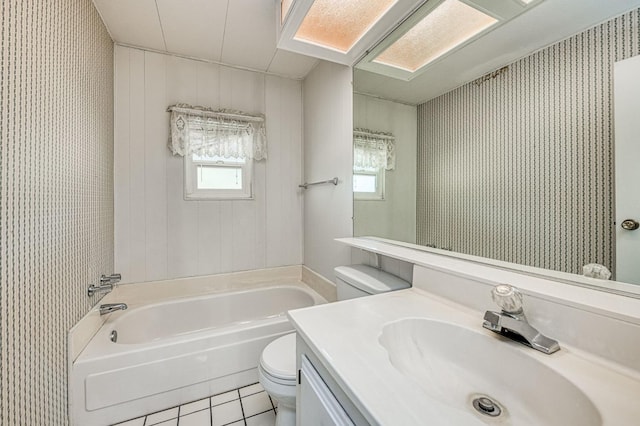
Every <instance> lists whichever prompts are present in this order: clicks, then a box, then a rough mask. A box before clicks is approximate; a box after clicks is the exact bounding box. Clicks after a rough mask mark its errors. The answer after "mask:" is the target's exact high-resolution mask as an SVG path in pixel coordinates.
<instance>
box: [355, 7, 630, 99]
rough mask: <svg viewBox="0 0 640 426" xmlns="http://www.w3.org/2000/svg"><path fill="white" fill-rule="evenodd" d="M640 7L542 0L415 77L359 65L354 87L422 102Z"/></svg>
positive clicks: (356, 70) (389, 97)
mask: <svg viewBox="0 0 640 426" xmlns="http://www.w3.org/2000/svg"><path fill="white" fill-rule="evenodd" d="M491 1H493V0H491ZM638 7H640V0H607V1H603V0H543V1H540V2H539V4H538V5H536V6H535V7H532V8H531V10H529V11H527V12H525V13H523V14H521V15H519V16H517V17H516V18H514V19H512V20H510V21H508V22H506V23H504V24H503V25H501V26H498V27H497V28H496V29H495V30H492V31H489V32H488V33H487V34H486V35H483V36H482V37H480V38H478V39H477V40H475V41H473V42H472V43H469V44H467V45H466V46H464V47H462V48H460V49H458V50H455V51H453V52H452V53H451V54H448V55H445V56H443V57H442V59H441V60H437V61H434V62H433V63H432V65H429V68H428V69H427V70H426V71H425V72H423V73H422V74H420V75H419V76H417V77H415V78H414V79H413V80H410V81H404V80H399V79H395V78H391V77H387V76H385V75H382V74H375V73H372V72H369V71H365V70H362V69H358V66H357V65H356V68H355V72H354V82H353V84H354V90H355V91H356V92H358V93H363V94H369V95H373V96H377V97H381V98H384V99H390V100H394V101H399V102H404V103H408V104H412V105H417V104H421V103H423V102H426V101H428V100H430V99H433V98H435V97H437V96H439V95H441V94H443V93H447V92H449V91H450V90H453V89H455V88H456V87H459V86H461V85H463V84H465V83H468V82H469V81H472V80H475V79H476V78H478V77H481V76H483V75H485V74H487V73H490V72H492V71H495V70H497V69H498V68H500V67H502V66H504V65H507V64H510V63H512V62H514V61H516V60H518V59H520V58H522V57H525V56H527V55H529V54H531V53H532V52H534V51H537V50H539V49H541V48H544V47H546V46H549V45H551V44H553V43H555V42H557V41H559V40H563V39H565V38H567V37H570V36H572V35H574V34H577V33H579V32H581V31H583V30H585V29H587V28H590V27H592V26H594V25H596V24H598V23H600V22H603V21H606V20H607V19H610V18H612V17H614V16H617V15H620V14H622V13H625V12H627V11H629V10H633V9H635V8H638ZM383 43H384V41H383Z"/></svg>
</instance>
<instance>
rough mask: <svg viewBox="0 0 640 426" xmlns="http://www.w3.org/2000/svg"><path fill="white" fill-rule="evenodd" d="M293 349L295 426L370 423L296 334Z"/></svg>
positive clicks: (340, 425) (333, 425)
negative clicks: (294, 347)
mask: <svg viewBox="0 0 640 426" xmlns="http://www.w3.org/2000/svg"><path fill="white" fill-rule="evenodd" d="M296 352H297V367H298V387H297V392H296V393H297V395H296V424H297V425H304V426H319V425H321V426H361V425H369V424H370V423H369V422H368V421H367V420H366V419H365V417H364V416H363V414H362V413H361V412H360V411H359V410H358V409H357V407H356V406H355V405H354V404H353V402H351V400H350V399H349V398H348V397H347V395H346V394H345V393H344V391H343V390H342V389H341V388H340V386H339V385H338V383H337V382H336V381H335V379H334V378H333V377H332V376H331V374H330V373H329V372H328V371H327V370H326V369H325V368H324V366H323V365H322V363H321V362H320V360H319V358H318V357H317V356H316V355H315V354H314V353H313V351H312V350H311V349H310V348H309V346H308V345H307V344H306V342H304V339H302V338H301V337H300V336H299V335H298V337H297V341H296Z"/></svg>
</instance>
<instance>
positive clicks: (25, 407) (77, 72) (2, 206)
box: [0, 0, 113, 426]
mask: <svg viewBox="0 0 640 426" xmlns="http://www.w3.org/2000/svg"><path fill="white" fill-rule="evenodd" d="M0 16H1V18H0V24H1V30H0V31H1V32H0V34H1V35H0V37H1V39H0V43H1V47H2V57H1V62H0V72H1V73H0V135H1V140H2V145H1V148H0V327H1V340H0V362H1V370H0V371H1V373H0V374H1V377H0V394H1V397H2V398H1V399H0V424H2V425H7V426H13V425H38V426H45V425H46V426H52V425H53V426H55V425H64V424H67V423H68V420H67V365H66V363H67V346H66V335H67V332H68V330H69V329H70V328H71V327H72V326H73V325H74V324H75V323H76V322H77V321H78V320H79V319H80V318H81V317H82V316H83V315H84V314H85V313H86V312H87V311H88V310H89V309H90V307H91V306H92V305H93V304H95V303H96V301H97V299H95V298H94V299H93V300H92V299H89V298H88V297H87V295H86V288H87V285H88V284H89V283H96V281H97V279H98V277H99V276H100V274H101V273H110V272H112V268H113V47H112V42H111V39H110V37H109V34H108V33H107V31H106V29H105V28H104V26H103V24H102V21H101V20H100V18H99V16H98V13H97V12H96V10H95V8H94V6H93V3H92V2H91V1H90V0H55V1H53V0H48V1H18V0H2V3H1V6H0Z"/></svg>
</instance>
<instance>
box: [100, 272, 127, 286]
mask: <svg viewBox="0 0 640 426" xmlns="http://www.w3.org/2000/svg"><path fill="white" fill-rule="evenodd" d="M121 279H122V275H120V274H111V275H104V274H102V276H101V277H100V285H103V284H117V283H119V282H120V280H121Z"/></svg>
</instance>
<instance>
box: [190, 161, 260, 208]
mask: <svg viewBox="0 0 640 426" xmlns="http://www.w3.org/2000/svg"><path fill="white" fill-rule="evenodd" d="M252 163H253V160H251V159H247V158H238V157H230V158H223V157H219V156H206V155H198V154H191V155H185V157H184V171H185V176H184V182H185V188H184V194H185V199H187V200H202V199H225V198H252V196H253V194H252V185H251V182H252V173H251V172H252Z"/></svg>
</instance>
